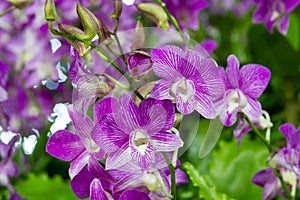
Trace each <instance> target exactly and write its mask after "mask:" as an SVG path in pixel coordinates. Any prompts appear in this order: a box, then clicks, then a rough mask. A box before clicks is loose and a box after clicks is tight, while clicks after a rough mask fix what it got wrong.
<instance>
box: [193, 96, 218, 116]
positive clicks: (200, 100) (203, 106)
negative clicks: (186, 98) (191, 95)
mask: <svg viewBox="0 0 300 200" xmlns="http://www.w3.org/2000/svg"><path fill="white" fill-rule="evenodd" d="M195 98H196V101H197V104H196V107H195V110H197V111H198V112H199V113H200V114H201V115H202V116H203V117H205V118H207V119H212V118H215V117H216V110H215V106H214V104H213V102H212V100H211V99H210V97H209V96H208V95H206V94H203V93H200V92H196V94H195Z"/></svg>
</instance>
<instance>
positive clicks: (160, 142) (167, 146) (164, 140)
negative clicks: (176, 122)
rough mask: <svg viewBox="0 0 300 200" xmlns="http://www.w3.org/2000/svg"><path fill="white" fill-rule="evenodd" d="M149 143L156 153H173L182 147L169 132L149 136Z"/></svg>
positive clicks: (175, 136) (176, 137)
mask: <svg viewBox="0 0 300 200" xmlns="http://www.w3.org/2000/svg"><path fill="white" fill-rule="evenodd" d="M151 143H152V145H153V147H154V148H155V150H156V151H166V152H170V151H175V150H177V149H179V148H180V147H182V146H183V141H182V140H181V138H180V137H178V136H177V135H175V134H173V133H170V132H160V133H157V134H155V135H152V136H151Z"/></svg>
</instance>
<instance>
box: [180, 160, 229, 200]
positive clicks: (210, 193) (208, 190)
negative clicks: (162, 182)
mask: <svg viewBox="0 0 300 200" xmlns="http://www.w3.org/2000/svg"><path fill="white" fill-rule="evenodd" d="M183 168H184V169H185V170H186V172H187V174H188V176H189V178H190V180H191V181H192V183H193V184H194V186H195V187H199V188H200V192H199V198H204V199H206V200H216V199H218V200H226V199H232V198H229V197H228V196H227V195H226V194H223V193H220V192H218V191H217V190H216V186H213V185H211V183H210V182H209V180H208V178H207V177H206V176H205V175H200V174H199V171H198V170H197V169H196V168H195V167H194V166H193V165H192V164H191V163H189V162H186V163H184V164H183Z"/></svg>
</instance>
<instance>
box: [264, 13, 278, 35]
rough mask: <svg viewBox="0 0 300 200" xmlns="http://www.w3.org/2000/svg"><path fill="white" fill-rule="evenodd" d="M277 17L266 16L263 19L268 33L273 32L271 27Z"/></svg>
mask: <svg viewBox="0 0 300 200" xmlns="http://www.w3.org/2000/svg"><path fill="white" fill-rule="evenodd" d="M277 19H278V18H276V19H271V16H270V17H269V18H268V17H267V18H266V20H265V27H266V28H267V29H268V31H269V32H270V33H273V27H274V26H275V24H276V22H277Z"/></svg>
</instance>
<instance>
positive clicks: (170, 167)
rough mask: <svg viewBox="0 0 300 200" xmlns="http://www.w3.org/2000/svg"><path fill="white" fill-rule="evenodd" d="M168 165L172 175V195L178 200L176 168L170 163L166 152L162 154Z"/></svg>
mask: <svg viewBox="0 0 300 200" xmlns="http://www.w3.org/2000/svg"><path fill="white" fill-rule="evenodd" d="M162 154H163V156H164V158H165V160H166V162H167V164H168V167H169V169H170V175H171V194H172V196H173V197H174V198H173V199H174V200H176V177H175V167H174V166H173V165H172V162H171V161H170V159H169V157H168V155H167V153H166V152H163V153H162Z"/></svg>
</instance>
